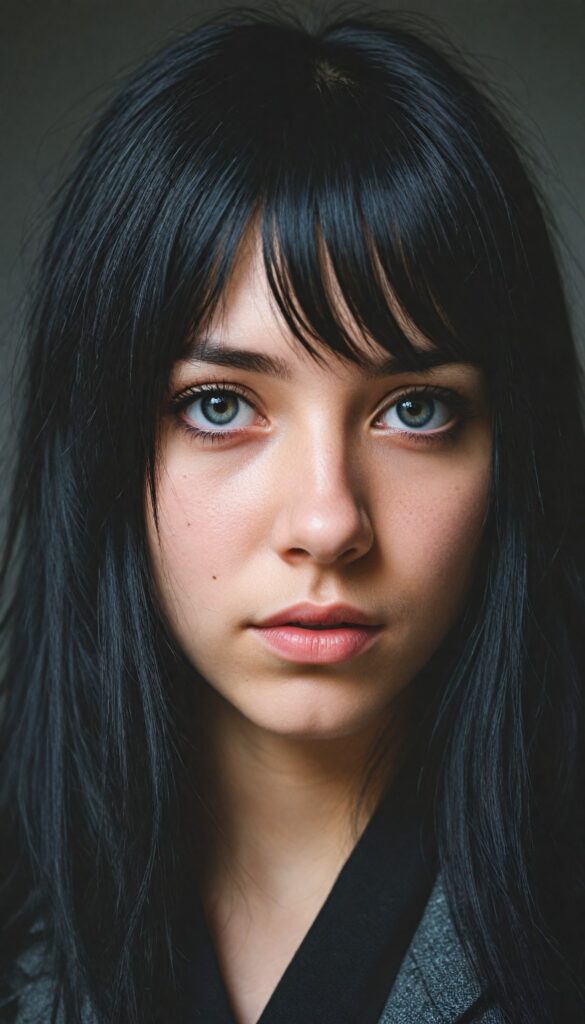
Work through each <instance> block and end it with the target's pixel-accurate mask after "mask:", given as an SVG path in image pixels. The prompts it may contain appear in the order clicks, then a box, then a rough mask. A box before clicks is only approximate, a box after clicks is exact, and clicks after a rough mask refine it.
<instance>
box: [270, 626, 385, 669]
mask: <svg viewBox="0 0 585 1024" xmlns="http://www.w3.org/2000/svg"><path fill="white" fill-rule="evenodd" d="M253 628H254V632H255V633H257V635H258V636H259V637H260V639H261V640H262V641H263V642H264V643H265V644H266V646H267V647H270V648H271V650H273V651H276V653H277V654H280V655H283V656H284V657H285V658H286V659H287V660H288V661H296V662H300V663H301V664H303V665H334V664H336V663H337V662H340V661H348V660H349V659H350V658H355V657H357V655H358V654H363V652H364V651H365V650H367V648H368V647H370V645H371V644H372V643H373V642H374V640H375V639H376V637H377V636H378V633H380V631H381V629H382V627H381V626H340V627H339V628H337V629H319V630H317V629H302V628H301V627H300V626H264V627H260V626H255V627H253Z"/></svg>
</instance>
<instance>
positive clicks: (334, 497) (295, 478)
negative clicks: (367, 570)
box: [272, 439, 374, 565]
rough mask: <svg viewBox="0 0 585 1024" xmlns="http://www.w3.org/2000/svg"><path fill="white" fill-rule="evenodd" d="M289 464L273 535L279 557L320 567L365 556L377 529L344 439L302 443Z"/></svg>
mask: <svg viewBox="0 0 585 1024" xmlns="http://www.w3.org/2000/svg"><path fill="white" fill-rule="evenodd" d="M285 467H286V468H285V472H284V474H283V477H284V478H283V477H282V476H281V478H280V480H279V484H280V485H281V486H280V488H279V497H278V499H277V513H276V516H275V519H274V520H273V533H272V542H273V547H274V550H275V551H276V552H277V553H278V554H279V556H280V557H281V558H283V559H284V560H285V561H288V562H299V561H312V562H314V563H316V564H319V565H333V564H335V563H339V564H340V565H345V564H347V563H350V562H353V561H354V560H356V559H358V558H361V557H363V556H364V555H365V554H366V553H367V552H368V551H369V550H370V548H371V547H372V545H373V542H374V530H373V526H372V522H371V519H370V516H369V514H368V512H367V509H366V507H365V504H364V502H363V500H362V497H361V496H360V494H359V490H360V487H359V480H358V479H357V477H358V476H359V474H358V473H357V472H356V470H357V467H355V465H354V466H353V467H350V466H349V459H348V455H347V452H346V451H345V450H344V446H343V443H342V441H341V440H340V439H338V440H337V441H336V442H335V443H333V444H332V443H328V444H325V445H324V444H321V443H319V442H314V443H313V444H308V445H306V446H297V450H296V451H295V452H291V453H289V458H288V459H287V460H286V463H285ZM352 470H353V471H352Z"/></svg>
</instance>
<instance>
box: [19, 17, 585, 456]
mask: <svg viewBox="0 0 585 1024" xmlns="http://www.w3.org/2000/svg"><path fill="white" fill-rule="evenodd" d="M229 6H230V4H229V3H225V2H224V3H222V4H214V3H213V2H206V3H202V2H201V0H167V2H163V0H2V7H1V8H0V12H1V14H2V18H1V21H0V25H1V36H0V100H1V108H0V132H1V135H0V137H1V140H2V161H1V167H0V224H1V244H0V427H1V428H2V435H3V436H4V437H6V436H7V435H8V436H9V434H10V427H9V423H10V411H11V406H12V402H11V400H10V399H9V395H12V401H14V400H16V401H17V398H18V394H17V392H14V389H13V388H12V386H11V378H12V370H13V364H14V355H15V353H16V352H17V351H18V350H19V335H20V330H21V321H22V311H21V306H22V299H23V298H24V297H25V296H26V288H27V274H28V271H29V267H30V264H31V260H32V259H33V257H34V253H35V248H36V246H37V244H38V238H39V235H40V232H41V230H42V227H43V224H44V222H45V221H46V219H47V218H46V201H47V197H48V196H49V194H50V192H51V190H52V189H53V188H54V186H56V185H57V184H58V182H59V181H60V180H61V179H62V177H63V175H64V174H65V172H66V170H67V168H68V167H69V166H70V165H71V162H72V160H73V159H74V155H75V139H76V137H77V135H78V133H79V132H80V130H81V129H82V128H83V126H84V125H85V124H86V122H87V120H88V118H90V117H91V114H92V112H93V111H94V110H95V109H96V107H98V106H99V104H100V103H101V102H102V101H103V100H104V99H105V98H106V97H107V96H108V95H109V94H111V93H112V92H113V91H115V89H116V86H117V84H118V83H120V82H121V81H122V80H123V78H124V77H125V75H126V73H127V72H129V71H130V70H131V69H132V67H133V66H134V65H135V64H136V63H137V62H139V60H140V59H141V58H142V57H144V56H146V55H147V54H148V53H149V52H151V51H152V50H153V49H156V48H158V47H159V46H161V45H163V44H164V42H165V41H167V40H168V39H170V38H171V37H172V36H173V35H175V34H177V33H180V32H182V31H186V30H188V29H189V28H190V27H192V26H193V24H195V23H196V22H197V20H198V19H199V18H200V17H201V16H202V15H205V14H211V13H213V12H214V10H215V8H216V7H221V8H223V9H226V8H227V7H229ZM255 6H261V3H256V4H255ZM289 6H290V7H292V8H294V9H301V10H303V11H305V12H306V11H309V12H311V11H313V12H314V11H315V10H320V9H322V5H320V4H311V5H303V4H302V3H300V2H297V3H295V2H294V0H292V2H290V3H289ZM329 6H330V7H333V8H334V5H332V4H329ZM368 6H369V9H372V7H374V6H376V7H378V8H381V9H407V10H408V11H412V12H415V13H420V14H424V15H427V16H429V17H430V18H431V19H433V21H434V22H436V23H437V25H438V26H440V27H441V28H442V29H443V31H444V32H445V33H446V34H447V36H448V37H450V38H451V39H452V40H453V42H454V43H455V44H456V45H457V46H459V47H461V48H462V49H463V50H464V51H466V53H467V54H469V55H470V56H471V57H472V59H473V60H474V62H475V63H476V65H477V66H478V67H479V69H480V71H481V72H482V74H483V75H484V77H486V78H487V80H488V81H489V82H491V83H492V85H493V86H494V87H495V95H496V99H497V100H499V102H500V105H501V106H504V108H505V109H506V110H507V112H508V114H510V115H511V117H512V118H513V120H514V122H515V123H516V124H517V125H518V130H519V133H520V137H521V139H522V141H523V142H524V143H525V144H527V145H528V146H529V148H530V149H531V151H532V152H533V153H534V154H535V158H536V173H537V176H538V180H539V181H540V183H541V185H542V187H543V189H544V192H545V194H546V195H547V197H548V198H549V201H550V203H551V205H552V209H553V214H554V217H555V220H556V222H557V223H558V226H559V229H560V237H561V244H562V249H561V256H562V262H563V268H564V273H565V277H566V280H567V282H568V291H569V298H570V302H571V307H572V310H573V319H574V323H575V328H576V333H577V337H578V340H579V344H580V347H581V351H584V350H585V346H584V343H583V338H584V335H585V330H584V325H585V274H584V272H583V269H582V268H583V266H585V221H584V218H583V196H584V194H585V120H584V117H583V110H584V98H585V0H435V2H423V0H418V2H416V0H414V2H411V3H407V4H406V5H405V7H404V8H402V7H400V8H397V5H395V4H393V3H392V2H387V3H385V4H384V3H383V2H379V3H377V4H369V5H368ZM353 9H354V10H356V11H359V4H355V3H354V4H353Z"/></svg>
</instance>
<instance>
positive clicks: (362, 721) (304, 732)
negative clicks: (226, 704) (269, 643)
mask: <svg viewBox="0 0 585 1024" xmlns="http://www.w3.org/2000/svg"><path fill="white" fill-rule="evenodd" d="M338 685H339V684H338ZM308 687H310V688H311V689H310V692H309V693H307V688H308ZM300 689H301V691H304V692H299V689H298V688H297V687H295V691H296V692H295V693H288V694H286V695H285V694H284V693H282V692H281V693H280V694H279V695H278V697H276V698H274V699H273V700H267V699H266V695H265V694H264V695H263V699H262V701H258V703H257V704H256V703H255V702H254V704H252V703H250V704H248V706H247V707H243V706H240V707H239V711H240V713H241V714H242V715H244V717H245V718H246V719H247V720H248V722H250V723H251V724H253V725H255V726H256V727H257V728H258V729H262V730H264V731H265V732H270V733H272V734H273V735H278V736H282V737H287V738H289V739H297V740H326V739H331V740H333V739H341V738H342V737H344V736H353V735H356V734H357V733H360V732H362V731H363V730H364V729H367V728H372V727H373V725H374V723H377V724H378V725H379V722H380V713H381V710H382V709H381V708H380V707H378V706H376V707H364V706H363V704H361V702H357V701H355V700H348V699H347V695H346V696H345V699H344V695H343V694H342V693H340V692H339V691H338V692H336V693H332V692H331V689H330V688H327V689H328V692H327V693H326V694H323V693H322V692H318V691H319V689H320V687H319V684H318V683H315V682H314V681H313V682H308V681H307V682H305V683H304V685H303V686H302V687H301V688H300Z"/></svg>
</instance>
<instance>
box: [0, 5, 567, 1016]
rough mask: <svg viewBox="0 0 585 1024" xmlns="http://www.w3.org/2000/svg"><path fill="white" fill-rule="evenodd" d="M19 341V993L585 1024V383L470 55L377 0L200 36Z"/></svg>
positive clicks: (155, 77)
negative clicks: (353, 9) (385, 12)
mask: <svg viewBox="0 0 585 1024" xmlns="http://www.w3.org/2000/svg"><path fill="white" fill-rule="evenodd" d="M30 339H31V342H30V348H29V351H28V358H27V372H26V382H25V384H24V385H23V389H24V390H23V394H22V417H21V429H20V442H19V444H20V448H19V451H20V461H19V468H18V472H17V475H16V481H15V487H14V493H13V499H12V511H11V518H10V523H9V529H8V534H7V554H6V559H5V565H4V575H3V586H4V593H5V595H6V600H5V615H4V627H5V634H4V635H5V637H6V651H5V677H4V684H3V696H2V714H1V721H0V751H1V773H0V780H1V781H0V786H1V788H0V817H1V824H2V836H3V841H2V846H1V855H0V856H1V885H0V908H1V910H0V928H1V931H0V934H1V945H0V962H1V964H2V972H1V977H2V988H1V990H0V1007H1V1012H2V1020H6V1021H9V1020H10V1021H14V1020H16V1021H25V1020H32V1021H36V1022H40V1021H43V1022H44V1021H57V1020H59V1021H63V1022H65V1024H73V1022H78V1021H80V1020H83V1021H96V1022H106V1021H107V1022H124V1024H150V1022H171V1021H172V1022H173V1024H179V1022H182V1021H185V1022H187V1021H192V1020H201V1021H204V1022H205V1024H213V1022H216V1021H224V1022H228V1024H229V1022H230V1021H232V1022H238V1024H253V1022H256V1021H258V1020H260V1021H261V1022H262V1024H272V1022H277V1021H278V1022H281V1024H282V1022H285V1021H287V1022H298V1021H306V1022H311V1024H312V1022H319V1024H323V1022H329V1021H335V1022H336V1024H343V1022H345V1024H349V1022H354V1024H355V1022H359V1024H368V1022H372V1021H379V1022H380V1024H408V1022H413V1024H414V1022H420V1021H428V1022H439V1021H441V1022H443V1024H455V1022H459V1024H463V1022H466V1024H468V1022H472V1021H473V1022H480V1021H481V1022H483V1024H488V1022H491V1024H495V1022H498V1024H502V1022H504V1021H505V1022H513V1024H550V1022H555V1024H557V1022H559V1024H560V1022H562V1024H573V1022H574V1024H577V1022H578V1021H582V1020H583V1014H584V1011H585V990H584V984H583V978H584V976H585V972H584V970H583V968H584V952H585V941H584V937H583V920H584V916H585V869H584V863H585V861H584V848H585V843H584V820H583V783H584V779H583V728H584V704H583V669H584V662H585V658H584V641H583V637H584V630H583V621H584V619H583V616H584V614H585V596H584V580H583V571H584V565H585V561H584V552H583V531H582V527H583V512H584V508H585V498H584V490H585V488H584V468H585V441H584V431H583V425H582V422H581V419H580V414H579V372H578V365H577V359H576V354H575V348H574V345H573V342H572V339H571V333H570V326H569V320H568V316H567V310H566V305H565V300H564V298H563V290H562V286H561V282H560V279H559V273H558V270H557V266H556V263H555V258H554V255H553V248H552V245H551V241H550V238H549V232H548V230H547V228H546V226H545V219H544V215H543V207H542V202H541V200H540V198H539V197H538V195H537V193H536V192H535V188H534V185H532V184H531V183H530V181H529V178H528V176H527V173H526V171H525V170H524V169H523V166H522V164H521V162H520V160H519V157H518V155H517V151H516V149H515V147H514V145H513V144H512V142H511V139H510V135H509V133H508V131H507V130H506V129H505V128H504V127H503V126H502V123H501V121H500V120H499V119H498V117H497V116H496V114H495V113H494V111H493V109H492V106H491V104H490V102H489V101H488V100H487V99H486V98H485V96H484V95H483V94H482V92H481V91H480V90H479V89H478V88H477V87H476V86H475V85H474V84H473V82H472V80H471V77H470V75H469V74H464V73H463V72H462V71H461V70H458V69H457V68H456V67H455V65H454V63H453V62H452V60H451V59H447V58H446V57H445V56H443V55H442V54H441V53H440V52H439V51H438V50H437V49H436V47H434V46H431V45H429V43H428V42H426V41H424V40H423V39H422V38H421V37H420V36H419V35H417V34H413V33H412V32H411V31H408V30H406V29H404V27H400V25H399V24H398V23H395V22H392V21H390V20H386V21H382V20H380V18H378V19H374V20H368V19H367V18H364V19H363V20H340V21H332V22H329V23H328V24H327V25H325V26H324V27H322V28H321V29H320V30H319V31H315V32H309V31H307V30H305V29H303V28H302V27H300V26H298V25H297V24H295V23H293V22H292V21H285V20H277V19H272V20H271V19H269V18H267V17H263V16H262V17H261V16H258V17H256V18H254V17H250V16H241V15H231V16H227V17H225V18H223V19H221V20H220V21H218V22H215V23H212V24H208V25H206V26H204V27H202V28H198V29H196V30H195V31H193V32H192V33H190V34H188V35H186V36H184V37H183V38H180V39H178V40H177V41H175V42H173V43H172V45H170V46H168V47H167V48H166V49H165V50H163V51H162V52H161V53H160V54H159V55H157V56H156V57H154V59H152V60H151V61H150V62H149V63H148V64H147V65H146V66H145V67H143V68H142V69H141V70H140V71H139V72H138V73H137V74H136V75H135V76H134V77H133V78H131V79H130V81H129V82H128V84H127V85H126V86H125V88H124V89H123V90H122V91H121V93H120V94H119V95H118V96H117V97H116V98H115V99H114V100H113V102H112V103H111V104H110V106H109V107H108V109H107V110H106V111H105V113H104V114H103V116H102V117H101V119H100V120H99V122H98V123H97V126H96V127H95V128H94V129H93V130H92V131H91V133H90V134H89V135H88V136H87V139H86V141H85V144H84V147H83V151H82V154H81V156H80V159H79V163H78V166H77V167H76V169H75V171H74V172H73V174H72V176H71V180H70V181H69V182H68V183H67V185H66V187H65V188H64V189H63V191H62V194H60V196H59V198H58V204H57V209H56V211H55V221H54V227H53V228H52V231H51V233H50V237H49V238H48V240H47V243H46V248H45V250H44V253H43V256H42V258H41V260H40V263H39V273H38V283H37V289H36V292H35V300H34V304H33V309H32V313H31V319H30Z"/></svg>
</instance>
